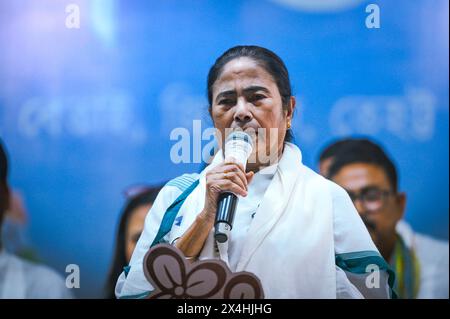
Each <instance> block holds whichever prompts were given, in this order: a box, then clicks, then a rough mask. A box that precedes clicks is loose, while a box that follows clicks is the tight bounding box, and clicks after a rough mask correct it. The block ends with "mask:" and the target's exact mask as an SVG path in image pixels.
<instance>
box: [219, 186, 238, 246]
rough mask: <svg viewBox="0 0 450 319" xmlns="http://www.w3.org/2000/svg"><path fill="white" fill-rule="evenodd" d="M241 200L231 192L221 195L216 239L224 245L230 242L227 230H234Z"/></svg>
mask: <svg viewBox="0 0 450 319" xmlns="http://www.w3.org/2000/svg"><path fill="white" fill-rule="evenodd" d="M238 200H239V198H238V197H237V196H236V195H235V194H233V193H230V192H225V193H222V194H220V195H219V199H218V204H217V212H216V220H215V223H214V225H215V233H214V237H215V239H216V240H217V241H218V242H219V243H224V242H226V241H227V240H228V235H227V232H226V231H225V230H231V229H232V228H233V220H234V214H235V212H236V207H237V203H238Z"/></svg>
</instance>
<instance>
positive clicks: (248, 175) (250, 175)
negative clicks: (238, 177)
mask: <svg viewBox="0 0 450 319" xmlns="http://www.w3.org/2000/svg"><path fill="white" fill-rule="evenodd" d="M253 176H255V173H254V172H252V171H250V172H248V173H245V177H246V178H247V185H248V184H250V183H251V182H252V180H253Z"/></svg>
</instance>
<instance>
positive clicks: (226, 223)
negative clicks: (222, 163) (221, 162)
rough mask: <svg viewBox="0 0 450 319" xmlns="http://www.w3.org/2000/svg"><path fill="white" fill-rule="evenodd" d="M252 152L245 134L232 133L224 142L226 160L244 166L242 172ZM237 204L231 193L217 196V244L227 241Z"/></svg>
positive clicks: (248, 137) (236, 199) (240, 132)
mask: <svg viewBox="0 0 450 319" xmlns="http://www.w3.org/2000/svg"><path fill="white" fill-rule="evenodd" d="M252 150H253V142H252V138H251V137H250V135H248V134H247V133H245V132H242V131H235V132H232V133H230V135H228V137H227V139H226V141H225V156H226V158H233V159H234V160H235V161H236V162H237V163H240V164H242V165H243V166H244V170H245V166H246V164H247V160H248V158H249V157H250V154H251V153H252ZM237 203H238V197H237V196H236V195H235V194H233V193H231V192H223V193H221V194H220V195H219V200H218V202H217V212H216V219H215V223H214V226H215V232H214V238H215V239H216V240H217V241H218V242H219V243H225V242H226V241H227V240H228V237H229V234H230V231H231V229H232V228H233V220H234V213H235V212H236V206H237Z"/></svg>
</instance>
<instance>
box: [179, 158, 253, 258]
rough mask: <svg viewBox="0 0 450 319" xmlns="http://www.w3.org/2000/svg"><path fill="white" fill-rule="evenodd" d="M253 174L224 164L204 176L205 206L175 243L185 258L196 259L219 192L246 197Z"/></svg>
mask: <svg viewBox="0 0 450 319" xmlns="http://www.w3.org/2000/svg"><path fill="white" fill-rule="evenodd" d="M253 175H254V173H253V172H249V173H245V172H244V167H243V166H242V165H241V164H236V163H232V162H224V163H222V164H219V165H218V166H217V167H215V168H214V169H212V170H211V171H209V172H208V173H207V174H206V193H205V206H204V208H203V210H202V211H201V213H200V214H198V215H197V218H196V219H195V221H194V222H193V223H192V225H191V226H190V227H189V228H188V230H187V231H186V232H185V233H184V234H183V235H182V236H181V237H180V238H179V239H177V241H176V242H175V247H177V248H178V249H180V250H181V251H182V252H183V254H184V255H185V256H186V257H187V258H196V257H197V256H198V255H199V254H200V251H201V250H202V248H203V245H204V244H205V241H206V239H207V238H208V235H209V233H210V231H211V229H212V227H213V226H214V220H215V215H216V209H217V200H218V198H219V194H220V193H221V192H226V191H228V192H233V193H235V194H238V195H240V196H247V185H248V183H249V182H250V181H251V179H252V177H253Z"/></svg>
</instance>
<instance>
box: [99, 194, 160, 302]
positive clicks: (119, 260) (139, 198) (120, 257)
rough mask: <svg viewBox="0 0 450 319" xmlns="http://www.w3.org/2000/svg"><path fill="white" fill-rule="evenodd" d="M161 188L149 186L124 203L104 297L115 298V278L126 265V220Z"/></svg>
mask: <svg viewBox="0 0 450 319" xmlns="http://www.w3.org/2000/svg"><path fill="white" fill-rule="evenodd" d="M161 188H162V187H161V186H156V187H149V188H148V189H146V190H145V191H144V192H143V193H141V194H139V195H136V196H135V197H132V198H130V199H128V201H127V202H126V203H125V207H124V209H123V211H122V214H121V217H120V222H119V227H118V230H117V235H116V241H115V247H114V257H113V262H112V265H111V268H110V271H109V275H108V279H107V282H106V297H107V298H109V299H114V298H116V297H115V293H114V290H115V286H116V282H117V279H118V278H119V276H120V274H121V273H122V271H123V268H124V267H125V266H127V265H128V261H127V258H126V253H125V251H126V247H125V232H126V228H127V225H128V221H129V219H130V217H131V216H132V214H133V212H134V210H135V209H136V208H138V207H140V206H143V205H148V204H153V202H154V201H155V199H156V197H157V196H158V193H159V191H160V190H161Z"/></svg>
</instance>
